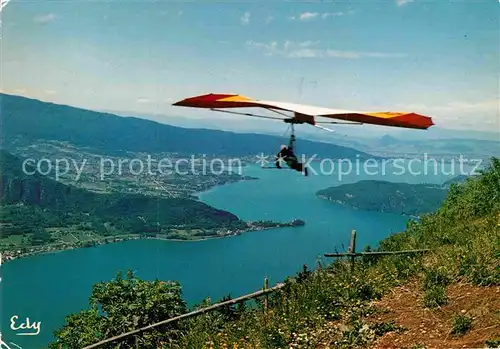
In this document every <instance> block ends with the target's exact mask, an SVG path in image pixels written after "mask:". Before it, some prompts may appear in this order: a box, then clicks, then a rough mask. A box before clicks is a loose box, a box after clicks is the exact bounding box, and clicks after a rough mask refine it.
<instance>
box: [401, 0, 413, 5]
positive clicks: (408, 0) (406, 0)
mask: <svg viewBox="0 0 500 349" xmlns="http://www.w3.org/2000/svg"><path fill="white" fill-rule="evenodd" d="M414 1H415V0H396V5H398V6H404V5H407V4H409V3H411V2H414Z"/></svg>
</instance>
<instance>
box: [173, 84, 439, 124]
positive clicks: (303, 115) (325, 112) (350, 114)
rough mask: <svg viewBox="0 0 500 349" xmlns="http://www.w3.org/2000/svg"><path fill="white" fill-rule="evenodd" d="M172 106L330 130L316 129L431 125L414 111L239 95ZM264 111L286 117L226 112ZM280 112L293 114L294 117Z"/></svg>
mask: <svg viewBox="0 0 500 349" xmlns="http://www.w3.org/2000/svg"><path fill="white" fill-rule="evenodd" d="M173 105H174V106H181V107H191V108H205V109H210V110H214V111H220V112H227V113H233V114H240V115H247V116H254V117H261V118H266V119H277V120H282V121H284V122H286V123H291V124H309V125H313V126H316V127H319V128H323V129H326V130H328V131H332V130H330V129H327V128H324V127H321V126H319V125H318V124H351V125H352V124H354V125H361V124H372V125H381V126H392V127H404V128H412V129H421V130H426V129H428V128H429V127H431V126H432V125H434V123H433V121H432V119H431V118H430V117H428V116H424V115H420V114H417V113H413V112H360V111H348V110H337V109H330V108H322V107H316V106H310V105H304V104H295V103H287V102H274V101H265V100H255V99H251V98H248V97H245V96H242V95H238V94H214V93H210V94H205V95H200V96H195V97H190V98H186V99H184V100H181V101H179V102H176V103H174V104H173ZM255 107H257V108H264V109H266V110H269V111H273V112H276V113H278V114H281V115H283V116H285V117H286V118H285V119H283V118H279V117H271V116H265V115H255V114H251V113H238V112H232V111H228V110H226V109H234V108H255ZM282 112H292V113H293V116H290V115H287V114H284V113H282ZM316 118H326V119H336V120H342V121H347V122H336V121H318V120H316Z"/></svg>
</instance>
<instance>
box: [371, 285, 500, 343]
mask: <svg viewBox="0 0 500 349" xmlns="http://www.w3.org/2000/svg"><path fill="white" fill-rule="evenodd" d="M447 295H448V297H449V302H448V304H447V305H446V306H444V307H442V308H440V309H436V310H429V309H426V308H424V307H423V306H422V296H423V292H422V289H421V287H420V285H418V284H416V283H410V284H407V285H405V286H403V287H398V288H395V289H394V290H393V291H392V292H391V293H390V294H388V295H386V296H384V297H383V298H382V299H381V300H380V301H378V302H376V303H375V304H376V305H377V306H378V307H380V308H382V309H385V310H387V311H388V312H387V313H383V314H378V315H376V316H375V317H373V318H370V321H374V322H381V321H387V322H389V321H395V323H396V325H399V326H403V327H405V328H406V329H407V330H406V331H403V332H400V333H395V332H390V333H386V334H385V335H384V336H382V337H380V338H379V339H378V340H377V341H376V342H375V343H374V345H372V346H371V347H370V348H371V349H402V348H412V347H415V348H418V345H422V346H421V348H424V347H425V348H426V349H431V348H436V349H446V348H485V347H486V345H485V342H486V341H487V340H492V339H497V340H498V339H500V286H495V287H475V286H471V285H467V284H454V285H451V286H449V287H448V290H447ZM460 314H462V315H467V316H470V317H472V318H473V323H472V328H471V330H470V331H469V332H467V333H466V334H465V335H463V336H460V337H458V336H454V335H453V334H452V333H451V330H452V325H453V319H454V317H455V316H457V315H460Z"/></svg>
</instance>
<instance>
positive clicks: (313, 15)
mask: <svg viewBox="0 0 500 349" xmlns="http://www.w3.org/2000/svg"><path fill="white" fill-rule="evenodd" d="M348 13H349V14H352V13H353V11H349V12H348ZM344 14H345V13H344V12H323V13H319V12H304V13H301V14H300V15H298V16H292V17H289V18H290V19H291V20H299V21H310V20H313V19H318V18H322V19H326V18H329V17H339V16H343V15H344Z"/></svg>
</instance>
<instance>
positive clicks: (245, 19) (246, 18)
mask: <svg viewBox="0 0 500 349" xmlns="http://www.w3.org/2000/svg"><path fill="white" fill-rule="evenodd" d="M250 16H251V14H250V12H245V13H244V14H243V16H241V18H240V20H241V24H248V23H250Z"/></svg>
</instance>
